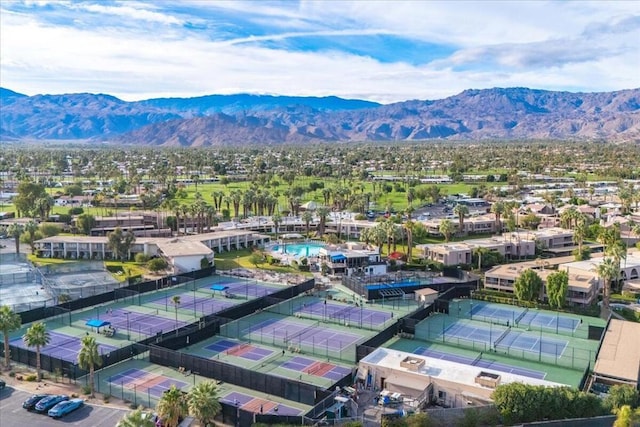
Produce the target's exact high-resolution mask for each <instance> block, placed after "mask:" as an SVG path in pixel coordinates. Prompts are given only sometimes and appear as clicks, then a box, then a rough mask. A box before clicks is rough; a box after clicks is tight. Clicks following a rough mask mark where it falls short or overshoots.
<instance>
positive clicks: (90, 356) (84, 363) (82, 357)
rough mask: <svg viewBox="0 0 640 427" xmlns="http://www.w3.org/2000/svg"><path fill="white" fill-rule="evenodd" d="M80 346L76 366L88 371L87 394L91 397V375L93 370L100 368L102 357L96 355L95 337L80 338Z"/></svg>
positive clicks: (96, 344) (92, 378) (92, 381)
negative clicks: (88, 391)
mask: <svg viewBox="0 0 640 427" xmlns="http://www.w3.org/2000/svg"><path fill="white" fill-rule="evenodd" d="M81 344H82V346H81V347H80V352H79V353H78V366H80V368H81V369H84V370H88V371H89V390H90V393H89V394H90V396H93V391H94V388H95V383H94V377H93V375H94V371H95V368H96V367H100V366H102V356H100V353H98V343H96V339H95V337H92V336H90V335H85V336H84V337H82V341H81Z"/></svg>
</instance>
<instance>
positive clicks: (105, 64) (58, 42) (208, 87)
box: [0, 0, 640, 103]
mask: <svg viewBox="0 0 640 427" xmlns="http://www.w3.org/2000/svg"><path fill="white" fill-rule="evenodd" d="M0 86H2V87H4V88H8V89H11V90H14V91H17V92H20V93H24V94H27V95H35V94H43V93H48V94H61V93H78V92H91V93H108V94H111V95H114V96H117V97H119V98H121V99H124V100H127V101H133V100H140V99H148V98H157V97H190V96H201V95H209V94H234V93H254V94H272V95H292V96H294V95H295V96H329V95H335V96H340V97H343V98H357V99H366V100H371V101H377V102H381V103H391V102H397V101H404V100H409V99H423V100H424V99H440V98H445V97H447V96H451V95H455V94H457V93H460V92H461V91H463V90H465V89H485V88H492V87H530V88H536V89H546V90H563V91H570V92H600V91H613V90H622V89H632V88H638V87H640V1H638V0H624V1H619V2H616V1H567V0H562V1H555V0H548V1H545V0H530V1H526V0H522V1H507V0H502V1H470V0H468V1H455V0H449V1H428V0H414V1H382V0H379V1H376V0H359V1H338V0H328V1H306V0H299V1H294V0H287V1H271V0H253V1H241V0H239V1H235V0H227V1H207V0H180V1H162V0H158V1H136V0H131V1H63V0H60V1H11V0H2V1H1V2H0Z"/></svg>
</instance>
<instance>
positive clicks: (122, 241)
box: [107, 227, 136, 260]
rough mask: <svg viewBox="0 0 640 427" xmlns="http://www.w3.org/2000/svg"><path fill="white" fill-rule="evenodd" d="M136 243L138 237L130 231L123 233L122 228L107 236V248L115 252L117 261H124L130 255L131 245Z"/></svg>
mask: <svg viewBox="0 0 640 427" xmlns="http://www.w3.org/2000/svg"><path fill="white" fill-rule="evenodd" d="M135 241H136V237H135V236H134V235H133V233H131V232H130V231H126V232H123V231H122V229H121V228H120V227H116V229H115V230H113V231H112V232H111V233H108V234H107V246H108V247H109V249H111V250H112V251H113V257H114V258H115V259H118V260H120V259H123V258H124V257H125V255H127V254H128V253H129V250H130V249H131V245H133V243H134V242H135Z"/></svg>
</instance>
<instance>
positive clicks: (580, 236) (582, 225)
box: [573, 215, 589, 261]
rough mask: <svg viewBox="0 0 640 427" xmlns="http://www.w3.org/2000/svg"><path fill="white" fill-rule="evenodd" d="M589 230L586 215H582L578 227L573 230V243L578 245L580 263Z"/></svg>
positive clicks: (577, 221)
mask: <svg viewBox="0 0 640 427" xmlns="http://www.w3.org/2000/svg"><path fill="white" fill-rule="evenodd" d="M588 232H589V229H588V227H587V221H586V218H585V217H584V215H581V216H580V217H579V218H578V219H577V220H576V226H575V228H574V229H573V243H575V244H576V245H578V257H579V258H580V259H579V260H578V261H582V255H583V254H582V244H583V243H584V240H585V239H586V238H587V233H588Z"/></svg>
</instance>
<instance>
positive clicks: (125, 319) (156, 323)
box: [101, 308, 187, 336]
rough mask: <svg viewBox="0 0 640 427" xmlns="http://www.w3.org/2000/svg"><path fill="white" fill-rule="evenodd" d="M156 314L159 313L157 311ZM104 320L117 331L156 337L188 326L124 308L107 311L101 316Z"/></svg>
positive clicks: (184, 323)
mask: <svg viewBox="0 0 640 427" xmlns="http://www.w3.org/2000/svg"><path fill="white" fill-rule="evenodd" d="M156 313H158V312H157V311H156ZM101 316H102V320H107V321H109V322H111V325H112V326H113V327H115V328H117V329H121V330H123V331H127V332H132V331H133V332H137V333H138V334H144V335H147V336H151V335H156V334H158V333H162V332H168V331H173V330H175V329H176V325H177V326H178V328H181V327H183V326H185V325H186V324H187V322H183V321H180V320H178V322H176V321H175V320H174V319H168V318H166V317H162V316H159V315H154V314H149V313H140V312H138V311H134V310H125V309H123V308H116V309H107V310H106V311H105V312H103V313H102V314H101Z"/></svg>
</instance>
